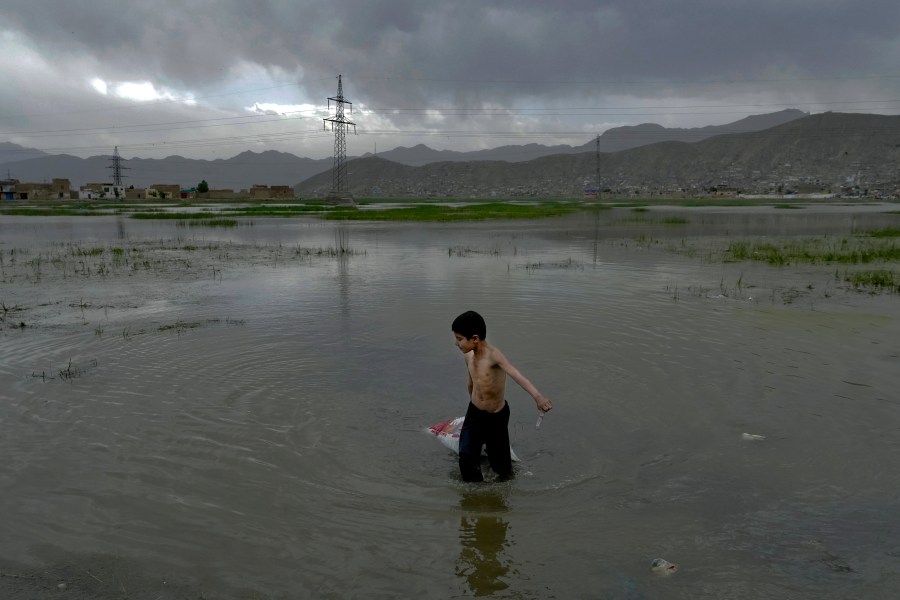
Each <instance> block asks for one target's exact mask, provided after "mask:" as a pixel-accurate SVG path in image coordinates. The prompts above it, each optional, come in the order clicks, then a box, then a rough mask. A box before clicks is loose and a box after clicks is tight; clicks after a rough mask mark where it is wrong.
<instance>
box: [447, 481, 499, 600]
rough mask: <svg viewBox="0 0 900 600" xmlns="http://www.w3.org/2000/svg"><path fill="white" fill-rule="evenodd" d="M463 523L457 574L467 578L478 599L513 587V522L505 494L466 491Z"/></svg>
mask: <svg viewBox="0 0 900 600" xmlns="http://www.w3.org/2000/svg"><path fill="white" fill-rule="evenodd" d="M459 506H460V509H461V511H462V516H461V518H460V524H459V543H460V550H459V559H458V560H457V561H456V574H457V575H458V576H459V577H464V578H465V580H466V583H467V584H468V586H469V589H470V590H471V591H472V593H473V594H475V595H476V596H490V595H491V594H493V593H494V592H499V591H501V590H505V589H507V588H508V587H509V583H508V576H509V574H510V569H511V566H510V565H511V559H510V557H509V555H508V549H509V547H510V546H511V545H512V544H511V542H510V541H509V540H508V539H507V534H508V531H509V523H508V522H507V520H506V513H507V512H508V511H509V508H508V506H507V504H506V498H505V497H504V492H503V491H502V490H501V489H499V488H489V487H484V488H483V489H479V490H467V491H465V492H463V494H462V498H461V499H460V501H459Z"/></svg>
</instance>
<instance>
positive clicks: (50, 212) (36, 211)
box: [0, 207, 109, 217]
mask: <svg viewBox="0 0 900 600" xmlns="http://www.w3.org/2000/svg"><path fill="white" fill-rule="evenodd" d="M0 214H3V215H11V216H17V217H96V216H99V215H108V214H109V213H108V212H100V211H96V210H88V209H82V208H32V207H22V208H2V209H0Z"/></svg>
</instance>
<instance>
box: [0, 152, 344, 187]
mask: <svg viewBox="0 0 900 600" xmlns="http://www.w3.org/2000/svg"><path fill="white" fill-rule="evenodd" d="M111 158H112V157H111V156H91V157H90V158H79V157H77V156H70V155H67V154H55V155H46V156H43V157H40V158H33V159H30V160H24V161H18V162H13V163H7V164H5V165H0V169H3V170H4V173H3V175H4V176H5V175H6V173H5V171H6V169H9V171H10V174H11V175H12V176H13V177H15V178H16V179H18V180H20V181H33V182H39V181H45V180H46V181H49V180H50V179H52V178H54V177H59V178H66V179H69V180H71V181H72V185H73V186H74V187H78V186H80V185H84V184H86V183H92V182H104V181H110V179H111V171H110V169H109V166H110V159H111ZM123 165H124V166H125V167H126V168H127V170H125V171H123V174H124V176H125V179H124V183H125V185H126V186H129V185H133V186H135V187H147V186H150V185H153V184H155V183H174V184H178V185H181V186H184V187H191V186H194V185H196V184H197V183H199V182H200V181H201V180H203V179H205V180H206V182H207V183H208V184H209V186H210V187H211V188H213V189H217V188H227V189H247V188H249V187H250V186H252V185H254V184H265V185H291V184H292V183H293V182H296V181H297V180H300V179H306V178H308V177H310V176H311V175H314V174H316V173H319V172H321V171H323V170H326V169H330V168H331V165H332V159H331V158H327V159H318V160H316V159H311V158H300V157H297V156H294V155H293V154H290V153H287V152H277V151H275V150H268V151H266V152H260V153H257V152H250V151H247V152H242V153H240V154H238V155H237V156H234V157H232V158H229V159H216V160H197V159H191V158H184V157H183V156H169V157H166V158H162V159H156V158H132V159H129V160H126V161H125V162H124V163H123Z"/></svg>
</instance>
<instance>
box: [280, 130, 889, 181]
mask: <svg viewBox="0 0 900 600" xmlns="http://www.w3.org/2000/svg"><path fill="white" fill-rule="evenodd" d="M898 162H900V116H882V115H860V114H841V113H825V114H820V115H813V116H807V117H804V118H801V119H795V120H791V121H790V122H788V123H785V124H783V125H779V126H777V127H773V128H770V129H767V130H764V131H751V132H747V133H727V134H724V135H718V136H714V137H711V138H707V139H704V140H701V141H699V142H683V141H665V142H659V143H656V144H650V145H645V146H641V147H637V148H631V149H628V150H623V151H619V152H607V153H602V154H601V155H600V160H599V168H600V173H601V182H600V183H601V187H602V188H608V189H612V190H619V191H620V192H621V191H623V190H637V189H654V188H655V189H658V190H676V189H682V190H686V191H688V192H690V191H700V190H705V189H708V188H709V187H711V186H717V185H721V184H726V185H728V186H731V187H736V188H740V189H744V190H745V191H766V190H768V189H777V188H778V186H781V187H782V189H788V188H790V187H791V186H792V185H794V186H795V185H797V184H800V183H816V182H818V183H820V184H822V186H823V187H828V186H841V185H848V184H854V183H859V184H860V185H865V186H881V185H893V186H895V187H896V186H900V174H898V170H897V166H896V165H897V164H898ZM597 167H598V161H597V158H596V153H595V152H582V153H579V154H557V155H553V156H547V157H542V158H538V159H534V160H531V161H527V162H514V163H507V162H501V161H470V162H464V163H457V162H441V163H432V164H428V165H424V166H421V167H411V166H408V165H400V164H398V163H393V162H390V161H386V160H384V159H383V158H381V157H366V158H362V159H356V160H354V161H352V162H351V163H350V165H349V170H350V171H351V172H352V173H353V175H352V176H351V177H350V192H351V193H353V194H354V195H356V196H358V197H370V196H372V195H382V196H385V197H429V196H435V197H456V198H465V197H479V198H485V197H491V196H497V197H519V196H538V197H578V196H580V195H582V193H583V189H584V187H585V186H589V185H591V186H592V185H596V172H597ZM330 183H331V182H330V178H329V175H328V174H327V173H326V174H320V175H315V176H313V177H311V178H310V179H308V180H306V181H303V182H302V183H300V184H298V185H297V186H295V190H296V192H297V193H299V194H300V195H301V196H303V197H311V196H316V195H323V194H324V193H326V192H327V191H328V189H327V188H328V187H329V186H330Z"/></svg>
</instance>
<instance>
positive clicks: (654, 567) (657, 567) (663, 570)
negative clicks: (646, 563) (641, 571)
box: [650, 558, 678, 575]
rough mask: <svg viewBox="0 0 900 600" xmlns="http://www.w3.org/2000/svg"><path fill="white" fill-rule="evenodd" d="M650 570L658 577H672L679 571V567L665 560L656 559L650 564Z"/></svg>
mask: <svg viewBox="0 0 900 600" xmlns="http://www.w3.org/2000/svg"><path fill="white" fill-rule="evenodd" d="M650 570H651V571H653V572H654V573H656V574H657V575H671V574H672V573H674V572H675V571H677V570H678V565H676V564H673V563H670V562H669V561H667V560H666V559H664V558H654V559H653V562H652V563H650Z"/></svg>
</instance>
